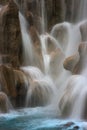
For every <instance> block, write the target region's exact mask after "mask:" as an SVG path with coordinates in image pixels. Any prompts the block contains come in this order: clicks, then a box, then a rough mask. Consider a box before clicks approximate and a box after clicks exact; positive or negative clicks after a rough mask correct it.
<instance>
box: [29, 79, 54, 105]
mask: <svg viewBox="0 0 87 130" xmlns="http://www.w3.org/2000/svg"><path fill="white" fill-rule="evenodd" d="M52 94H53V91H52V88H51V87H50V86H49V84H47V83H46V81H44V80H42V81H39V80H32V81H31V83H30V88H29V90H28V93H27V106H30V107H36V106H45V105H47V104H49V103H50V99H51V96H52Z"/></svg>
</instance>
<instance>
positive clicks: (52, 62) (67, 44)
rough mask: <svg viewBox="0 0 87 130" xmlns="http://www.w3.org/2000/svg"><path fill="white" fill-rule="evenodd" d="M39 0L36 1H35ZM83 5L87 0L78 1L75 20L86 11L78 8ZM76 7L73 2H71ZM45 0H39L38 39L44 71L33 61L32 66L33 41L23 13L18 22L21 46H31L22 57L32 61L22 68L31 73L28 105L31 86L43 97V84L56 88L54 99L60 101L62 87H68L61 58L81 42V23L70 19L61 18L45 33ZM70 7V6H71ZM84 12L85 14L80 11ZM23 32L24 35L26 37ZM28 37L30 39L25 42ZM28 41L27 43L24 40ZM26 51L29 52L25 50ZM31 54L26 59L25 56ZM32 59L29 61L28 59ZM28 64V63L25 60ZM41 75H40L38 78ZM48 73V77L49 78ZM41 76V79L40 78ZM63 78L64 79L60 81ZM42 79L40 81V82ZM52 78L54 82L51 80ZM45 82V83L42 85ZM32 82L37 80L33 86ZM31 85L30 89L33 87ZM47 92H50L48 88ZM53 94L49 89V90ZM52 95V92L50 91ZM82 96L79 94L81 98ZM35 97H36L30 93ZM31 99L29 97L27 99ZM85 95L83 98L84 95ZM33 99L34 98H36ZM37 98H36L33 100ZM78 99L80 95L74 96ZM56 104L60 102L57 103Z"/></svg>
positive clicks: (74, 52) (65, 56)
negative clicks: (49, 32)
mask: <svg viewBox="0 0 87 130" xmlns="http://www.w3.org/2000/svg"><path fill="white" fill-rule="evenodd" d="M38 2H39V1H37V3H38ZM74 2H75V1H73V4H72V8H73V6H74ZM85 5H86V1H84V2H82V1H81V2H80V7H79V9H78V12H79V13H78V18H77V19H78V21H80V20H82V19H85V18H86V14H84V12H85V10H86V7H85V8H84V9H83V10H82V13H81V16H80V15H79V14H80V11H81V8H82V7H84V6H85ZM74 7H75V6H74ZM45 11H46V10H45V1H44V0H41V14H40V15H41V17H42V19H41V28H42V34H41V35H40V36H39V39H40V43H41V52H42V59H43V64H44V73H43V72H41V71H42V70H39V69H40V68H37V67H36V66H35V65H34V66H33V57H34V55H33V52H34V51H33V48H34V46H33V44H32V42H31V40H30V39H31V36H30V35H29V33H28V31H27V29H26V26H27V22H26V20H25V19H24V17H23V16H22V15H21V14H20V15H19V16H20V23H21V30H22V38H23V43H24V47H26V49H28V48H30V50H29V51H28V50H26V51H25V54H26V56H27V57H26V56H25V59H26V60H28V61H29V62H30V63H31V64H30V65H31V66H29V67H27V68H26V67H25V68H23V71H24V72H25V73H27V74H28V75H29V77H31V86H33V87H30V88H31V89H30V88H29V90H28V93H27V106H28V102H32V99H31V98H32V94H34V93H35V92H34V89H35V90H36V93H38V91H40V93H42V95H43V94H44V96H42V98H45V97H46V95H45V93H44V88H45V87H46V89H48V88H49V86H50V88H51V91H56V90H57V94H58V95H57V94H55V95H56V99H57V103H59V102H60V99H61V97H62V95H63V93H64V89H66V88H67V87H66V86H67V80H68V79H69V77H70V75H71V74H70V73H69V72H67V71H66V70H64V67H63V62H64V60H65V58H67V57H69V56H72V55H74V54H77V53H78V47H79V45H80V43H81V32H80V26H81V24H79V23H77V24H76V25H74V24H71V23H69V22H64V23H60V24H57V25H55V26H54V27H53V29H52V31H51V34H47V33H45V32H46V30H47V29H46V18H45ZM72 11H73V10H72ZM83 14H84V15H83ZM25 34H26V37H25ZM28 41H29V42H28ZM26 43H28V44H26ZM27 52H29V54H27ZM29 56H30V58H29V59H28V57H29ZM31 61H32V62H31ZM28 65H29V64H28ZM39 77H40V78H39ZM45 77H48V78H49V79H50V81H49V80H48V78H45ZM42 79H43V80H42ZM45 79H46V80H47V81H48V82H52V83H51V84H50V83H49V85H48V87H47V84H46V80H45ZM62 79H64V81H63V82H62ZM42 82H43V83H42ZM53 82H55V83H54V84H53ZM41 83H42V84H44V85H41ZM35 84H38V85H36V86H35ZM55 86H56V87H55ZM32 88H33V89H32ZM51 91H49V93H48V94H50V92H51ZM51 94H52V93H51ZM51 96H52V97H53V95H51ZM81 97H82V96H80V98H81ZM33 98H36V97H33ZM29 99H30V101H29ZM83 99H84V98H83ZM35 101H36V100H35ZM36 102H37V101H36ZM77 102H79V98H78V100H77ZM57 106H59V105H58V104H57Z"/></svg>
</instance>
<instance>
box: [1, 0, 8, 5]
mask: <svg viewBox="0 0 87 130" xmlns="http://www.w3.org/2000/svg"><path fill="white" fill-rule="evenodd" d="M8 2H9V0H0V5H6V4H7V3H8Z"/></svg>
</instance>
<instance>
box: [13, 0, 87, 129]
mask: <svg viewBox="0 0 87 130" xmlns="http://www.w3.org/2000/svg"><path fill="white" fill-rule="evenodd" d="M67 1H68V0H67ZM36 2H37V4H39V3H40V4H41V5H40V7H41V9H40V11H41V13H39V14H40V16H41V21H40V22H41V34H40V35H39V34H38V39H39V46H40V48H39V49H40V52H41V55H40V54H39V55H40V59H39V60H38V61H42V64H41V68H40V67H38V65H37V64H35V63H34V62H35V59H36V55H35V54H37V53H38V52H37V51H38V49H36V50H35V47H36V46H35V44H34V43H33V42H32V40H31V39H32V38H31V37H32V36H31V34H30V33H29V30H28V29H29V27H30V26H29V23H28V22H29V21H27V19H26V18H24V16H23V15H22V14H21V13H19V19H20V26H21V34H22V40H23V51H24V64H23V67H20V70H22V71H23V73H25V74H26V76H27V80H28V83H29V84H28V85H27V86H28V88H27V95H26V105H25V107H29V109H28V110H29V111H30V113H28V110H27V109H26V110H19V112H18V113H16V114H17V116H18V119H19V118H22V117H23V116H24V118H25V120H23V121H24V123H25V124H26V122H27V124H29V125H30V122H33V123H31V125H30V126H28V127H27V128H26V130H27V129H28V128H29V129H31V130H32V129H35V130H37V129H38V130H40V127H39V126H37V124H38V123H39V121H40V120H41V121H42V122H41V129H45V127H44V126H45V124H47V127H48V128H46V129H51V128H53V130H57V129H58V128H59V129H61V130H63V129H67V130H70V129H71V130H75V129H80V126H81V127H82V128H83V126H82V125H79V127H75V123H76V124H79V123H78V122H75V123H74V121H71V122H69V121H68V122H69V123H66V122H67V121H66V122H63V125H64V127H63V126H62V125H61V123H60V122H61V121H60V122H58V120H57V119H56V120H55V117H56V118H57V116H59V117H64V118H68V119H69V120H71V119H70V118H73V119H76V118H78V120H79V119H87V112H86V108H87V106H86V102H87V101H86V100H87V85H86V84H87V82H86V80H87V67H86V65H87V58H86V51H87V45H86V40H84V41H85V43H83V44H82V45H81V44H80V43H81V42H83V40H82V39H84V38H83V37H84V28H83V25H84V24H85V23H86V22H87V21H86V18H87V15H86V10H87V7H86V5H87V0H77V1H76V0H73V1H72V7H71V10H72V16H71V18H70V19H71V21H75V22H76V24H73V22H72V23H69V22H63V23H59V24H56V25H54V27H53V28H52V30H51V32H50V33H49V34H48V33H46V31H47V30H48V29H47V25H46V24H47V22H48V21H47V20H46V18H45V12H46V10H45V0H41V2H40V1H39V0H36ZM62 2H63V3H62ZM62 2H61V3H62V4H63V5H64V9H65V6H66V4H65V3H64V1H62ZM75 4H76V5H75ZM77 5H78V6H79V7H78V10H77V12H76V14H75V11H76V6H77ZM66 8H67V7H66ZM66 12H67V10H66ZM66 12H65V13H66ZM65 13H64V15H67V14H65ZM64 18H65V17H64ZM86 24H87V23H86ZM35 51H36V52H35ZM77 54H78V56H77ZM73 56H74V58H73ZM77 57H79V58H78V59H75V58H77ZM67 58H68V59H67ZM73 62H75V63H73ZM64 63H66V64H64ZM64 65H66V66H68V68H67V67H66V66H64ZM74 65H75V66H74ZM72 66H74V68H73V69H72V71H71V72H69V71H67V70H71V67H72ZM64 67H65V68H67V70H65V69H64ZM42 68H43V69H42ZM72 72H73V75H72ZM82 87H83V88H82ZM38 106H40V107H38ZM41 106H43V107H41ZM44 106H45V107H44ZM31 107H32V108H31ZM22 112H23V113H24V115H23V113H22ZM49 112H51V113H50V114H49ZM21 113H22V115H21ZM31 113H32V115H33V117H32V115H31ZM18 114H19V115H18ZM34 114H35V115H34ZM37 114H38V115H37ZM46 114H47V115H46ZM51 114H52V115H51ZM27 116H30V118H29V119H28V118H27ZM42 116H43V118H42ZM45 117H46V118H45ZM14 118H15V117H14ZM16 118H17V117H16ZM32 118H35V119H36V122H35V119H34V121H32V120H33V119H32ZM50 118H51V119H52V120H53V121H52V120H50ZM45 120H46V121H47V122H46V121H45ZM23 121H22V122H23ZM25 121H26V122H25ZM29 121H30V122H29ZM51 121H52V122H51ZM14 122H15V119H14ZM52 123H53V125H51V124H52ZM57 123H59V125H60V126H57V125H58V124H57ZM80 124H81V122H80ZM33 125H35V126H33ZM54 125H55V126H56V127H54ZM36 126H37V127H36ZM35 127H36V128H35ZM68 127H69V128H68ZM20 128H21V127H20ZM56 128H57V129H56ZM86 128H87V126H86ZM85 130H86V129H85Z"/></svg>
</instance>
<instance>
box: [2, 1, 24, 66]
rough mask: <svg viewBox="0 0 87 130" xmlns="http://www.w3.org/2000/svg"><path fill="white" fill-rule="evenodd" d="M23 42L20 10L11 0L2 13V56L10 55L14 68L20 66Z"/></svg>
mask: <svg viewBox="0 0 87 130" xmlns="http://www.w3.org/2000/svg"><path fill="white" fill-rule="evenodd" d="M14 21H15V22H14ZM21 42H22V41H21V32H20V25H19V17H18V8H17V6H16V5H15V3H14V2H13V0H11V1H9V3H8V4H7V5H5V6H3V7H2V9H1V11H0V54H1V55H2V57H3V55H10V61H9V63H10V64H12V66H14V67H17V66H19V64H20V59H21V58H20V56H21V54H20V52H21V45H22V44H21Z"/></svg>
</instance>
